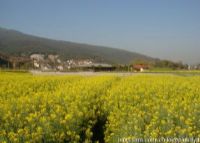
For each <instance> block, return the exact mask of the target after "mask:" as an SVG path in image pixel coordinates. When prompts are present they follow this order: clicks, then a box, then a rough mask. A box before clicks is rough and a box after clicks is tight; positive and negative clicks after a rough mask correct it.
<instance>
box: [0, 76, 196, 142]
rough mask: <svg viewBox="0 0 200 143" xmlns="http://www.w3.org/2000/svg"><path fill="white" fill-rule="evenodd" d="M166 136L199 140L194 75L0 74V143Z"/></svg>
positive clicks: (113, 139)
mask: <svg viewBox="0 0 200 143" xmlns="http://www.w3.org/2000/svg"><path fill="white" fill-rule="evenodd" d="M167 137H171V138H172V137H177V138H183V137H188V138H198V137H200V76H178V75H133V76H117V75H107V76H106V75H104V76H44V75H43V76H36V75H31V74H24V73H23V74H22V73H4V72H0V142H5V143H6V142H8V143H24V142H27V143H38V142H73V143H77V142H86V143H89V142H98V141H99V142H106V143H117V142H128V141H127V140H128V139H137V138H167ZM123 139H126V141H124V140H123Z"/></svg>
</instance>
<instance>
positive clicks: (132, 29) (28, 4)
mask: <svg viewBox="0 0 200 143" xmlns="http://www.w3.org/2000/svg"><path fill="white" fill-rule="evenodd" d="M0 26H1V27H5V28H11V29H16V30H19V31H22V32H24V33H28V34H34V35H39V36H44V37H49V38H53V39H60V40H67V41H74V42H81V43H89V44H97V45H104V46H110V47H115V48H121V49H127V50H131V51H135V52H139V53H142V54H146V55H149V56H152V57H159V58H162V59H170V60H175V61H183V62H186V63H197V62H199V63H200V0H0Z"/></svg>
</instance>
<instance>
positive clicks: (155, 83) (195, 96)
mask: <svg viewBox="0 0 200 143" xmlns="http://www.w3.org/2000/svg"><path fill="white" fill-rule="evenodd" d="M104 103H105V104H104V112H106V113H107V117H108V120H107V124H106V131H105V134H106V135H105V140H106V142H113V143H115V142H117V141H118V140H119V139H120V138H121V139H122V138H132V139H136V138H143V139H148V138H173V137H174V138H175V137H176V138H184V137H185V138H199V137H200V120H199V119H200V77H199V76H191V77H182V76H173V75H160V76H158V75H151V76H150V75H149V76H147V75H142V76H132V77H127V78H124V79H122V80H121V81H120V82H118V83H117V84H116V85H115V86H113V87H112V88H111V89H110V90H109V91H108V94H107V96H105V102H104Z"/></svg>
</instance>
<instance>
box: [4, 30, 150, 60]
mask: <svg viewBox="0 0 200 143" xmlns="http://www.w3.org/2000/svg"><path fill="white" fill-rule="evenodd" d="M0 52H4V53H7V54H11V55H15V56H21V55H23V56H29V55H30V54H32V53H42V54H58V55H59V56H60V57H61V58H62V59H64V60H65V59H71V58H79V59H80V58H82V59H85V58H91V59H94V60H95V61H98V62H108V63H115V64H117V63H118V64H128V63H130V62H132V61H134V60H136V59H144V60H150V61H152V60H154V59H153V58H151V57H148V56H145V55H141V54H138V53H134V52H129V51H126V50H121V49H115V48H108V47H103V46H94V45H88V44H79V43H73V42H67V41H59V40H52V39H47V38H41V37H36V36H32V35H27V34H24V33H21V32H18V31H15V30H8V29H4V28H0Z"/></svg>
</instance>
